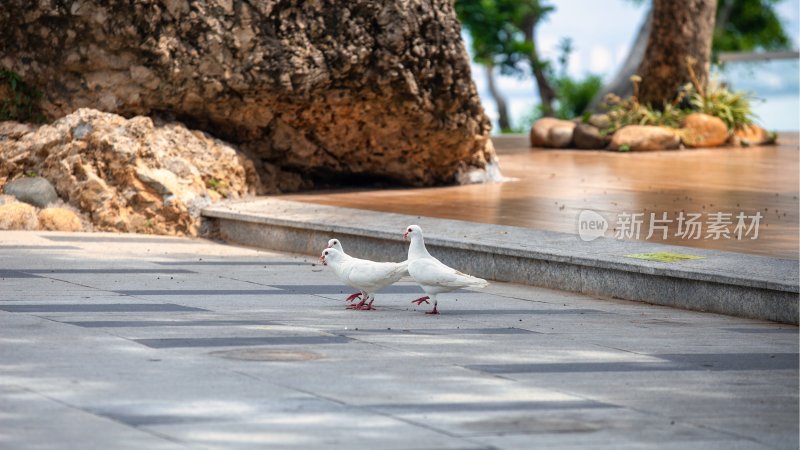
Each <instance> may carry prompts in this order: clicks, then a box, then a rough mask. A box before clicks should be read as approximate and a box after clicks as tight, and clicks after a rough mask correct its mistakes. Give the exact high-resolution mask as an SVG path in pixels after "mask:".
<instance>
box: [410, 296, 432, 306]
mask: <svg viewBox="0 0 800 450" xmlns="http://www.w3.org/2000/svg"><path fill="white" fill-rule="evenodd" d="M429 298H430V297H428V296H425V297H420V298H418V299H416V300H411V303H416V304H418V305H421V304H422V302H425V303H428V304H430V302H429V301H428V299H429Z"/></svg>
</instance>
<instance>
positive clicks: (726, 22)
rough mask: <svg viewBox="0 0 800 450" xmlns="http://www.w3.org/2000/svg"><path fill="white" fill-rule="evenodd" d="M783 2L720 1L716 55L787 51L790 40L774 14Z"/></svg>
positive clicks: (768, 0)
mask: <svg viewBox="0 0 800 450" xmlns="http://www.w3.org/2000/svg"><path fill="white" fill-rule="evenodd" d="M782 1H783V0H718V1H717V24H716V26H715V29H714V42H713V44H712V49H713V51H714V53H717V52H743V51H754V50H784V49H788V48H789V47H790V46H791V40H790V39H789V36H787V35H786V31H785V30H784V29H783V24H782V23H781V19H780V17H779V16H778V13H777V12H776V10H775V7H776V6H777V5H778V4H779V3H781V2H782Z"/></svg>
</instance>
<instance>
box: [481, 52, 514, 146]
mask: <svg viewBox="0 0 800 450" xmlns="http://www.w3.org/2000/svg"><path fill="white" fill-rule="evenodd" d="M484 67H485V68H486V82H487V83H488V84H489V93H490V94H492V98H493V99H494V103H495V104H496V105H497V116H498V119H497V122H498V124H499V125H500V131H507V130H510V129H511V123H510V122H509V120H508V105H507V104H506V99H505V97H503V93H502V92H500V90H499V89H497V85H496V84H495V82H494V64H492V63H487V64H486V65H485V66H484Z"/></svg>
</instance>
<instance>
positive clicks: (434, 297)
mask: <svg viewBox="0 0 800 450" xmlns="http://www.w3.org/2000/svg"><path fill="white" fill-rule="evenodd" d="M431 300H433V309H432V310H430V311H427V312H426V313H425V314H439V310H438V309H436V307H437V306H438V305H439V301H438V300H437V299H436V296H435V295H434V296H433V298H432V299H431Z"/></svg>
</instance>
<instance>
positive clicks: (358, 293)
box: [344, 292, 361, 302]
mask: <svg viewBox="0 0 800 450" xmlns="http://www.w3.org/2000/svg"><path fill="white" fill-rule="evenodd" d="M358 297H361V292H356V293H355V294H353V295H351V296H349V297H347V298H346V299H344V301H346V302H352V301H353V300H355V299H357V298H358Z"/></svg>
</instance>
